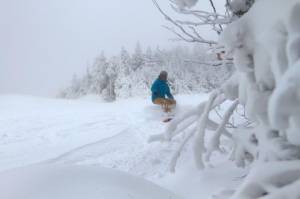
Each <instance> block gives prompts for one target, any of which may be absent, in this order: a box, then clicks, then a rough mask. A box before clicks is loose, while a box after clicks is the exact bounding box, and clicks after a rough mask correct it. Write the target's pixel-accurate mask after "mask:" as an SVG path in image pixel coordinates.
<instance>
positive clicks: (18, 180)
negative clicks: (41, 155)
mask: <svg viewBox="0 0 300 199" xmlns="http://www.w3.org/2000/svg"><path fill="white" fill-rule="evenodd" d="M0 196H1V198H5V199H67V198H72V199H99V198H103V199H120V198H122V199H133V198H137V199H153V198H155V199H179V197H177V196H175V195H174V194H172V193H171V192H170V191H168V190H166V189H163V188H161V187H159V186H157V185H155V184H153V183H151V182H148V181H146V180H143V179H142V178H138V177H134V176H131V175H129V174H126V173H124V172H120V171H116V170H112V169H105V168H99V167H97V168H96V167H83V166H81V167H79V166H33V167H27V168H22V169H17V170H13V171H9V172H6V173H2V174H0Z"/></svg>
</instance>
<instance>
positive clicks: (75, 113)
mask: <svg viewBox="0 0 300 199" xmlns="http://www.w3.org/2000/svg"><path fill="white" fill-rule="evenodd" d="M205 99H206V95H190V96H189V95H186V96H177V101H178V104H179V105H178V109H177V111H178V114H180V113H181V112H184V111H187V110H189V109H191V108H193V106H194V105H196V104H198V103H199V102H200V101H202V100H205ZM0 110H1V112H0V137H1V139H0V171H6V170H9V169H12V168H17V167H22V166H29V165H32V164H36V163H38V164H39V165H55V166H59V167H61V166H62V165H63V166H65V165H67V166H69V165H81V166H84V167H86V166H87V167H89V166H91V165H93V166H95V167H97V168H100V172H102V171H101V168H103V167H106V168H113V169H116V170H122V171H125V172H128V173H130V174H132V175H135V176H140V177H142V178H146V179H148V180H150V181H152V182H154V183H156V184H159V185H160V186H163V187H165V188H167V189H169V190H172V191H173V192H174V193H177V194H178V195H181V196H183V197H184V198H188V199H193V198H198V197H199V196H202V197H203V198H207V197H209V196H210V195H211V194H212V193H214V192H218V191H219V190H221V189H222V188H223V187H226V188H233V187H235V186H236V185H237V184H239V183H240V178H239V177H241V176H243V174H244V172H243V171H242V170H238V169H236V168H235V167H234V166H233V164H232V163H230V162H228V161H227V160H226V157H223V156H221V155H217V154H216V155H214V157H213V161H212V165H211V168H208V169H206V170H205V171H198V170H197V169H196V168H195V166H194V165H193V161H192V157H191V155H192V153H191V151H190V149H189V148H187V150H185V152H184V154H183V155H182V159H181V160H180V162H179V164H178V168H177V172H176V173H175V174H170V173H169V163H170V161H171V157H172V154H173V151H174V149H175V148H177V147H178V145H179V143H178V142H176V140H175V141H174V142H171V143H159V142H158V143H151V144H149V143H148V142H147V140H148V138H149V136H150V135H153V134H158V133H162V132H163V131H164V130H165V126H166V124H165V123H163V122H162V119H163V118H164V115H163V114H162V112H161V110H160V108H159V107H156V106H154V105H153V104H152V103H151V102H150V100H149V99H145V98H132V99H127V100H120V101H117V102H114V103H105V102H102V101H101V100H99V99H97V98H95V97H87V98H85V99H81V100H59V99H44V98H36V97H30V96H1V97H0ZM179 139H180V138H179ZM83 170H84V169H83ZM88 170H89V169H88ZM76 171H77V170H76ZM0 193H1V192H0ZM1 198H2V197H1Z"/></svg>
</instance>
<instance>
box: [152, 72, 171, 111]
mask: <svg viewBox="0 0 300 199" xmlns="http://www.w3.org/2000/svg"><path fill="white" fill-rule="evenodd" d="M151 92H152V102H153V103H154V104H157V105H160V106H162V108H163V110H164V112H170V111H171V110H172V108H173V107H175V106H176V101H175V99H174V97H173V95H172V94H171V92H170V88H169V85H168V73H167V72H166V71H161V72H160V74H159V76H158V78H157V79H156V80H155V81H154V83H153V84H152V86H151Z"/></svg>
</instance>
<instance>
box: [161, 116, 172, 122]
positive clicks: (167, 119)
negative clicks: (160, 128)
mask: <svg viewBox="0 0 300 199" xmlns="http://www.w3.org/2000/svg"><path fill="white" fill-rule="evenodd" d="M172 119H173V118H172V117H168V118H166V119H164V120H163V122H164V123H167V122H170V121H171V120H172Z"/></svg>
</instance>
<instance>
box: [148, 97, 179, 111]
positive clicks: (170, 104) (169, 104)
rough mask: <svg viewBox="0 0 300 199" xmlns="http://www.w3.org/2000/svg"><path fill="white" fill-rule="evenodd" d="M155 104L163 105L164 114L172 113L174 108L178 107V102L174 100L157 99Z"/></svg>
mask: <svg viewBox="0 0 300 199" xmlns="http://www.w3.org/2000/svg"><path fill="white" fill-rule="evenodd" d="M153 103H154V104H157V105H161V107H162V109H163V111H164V112H166V113H167V112H171V110H172V108H174V107H175V106H176V101H175V100H173V99H165V98H156V99H155V100H154V102H153Z"/></svg>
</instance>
